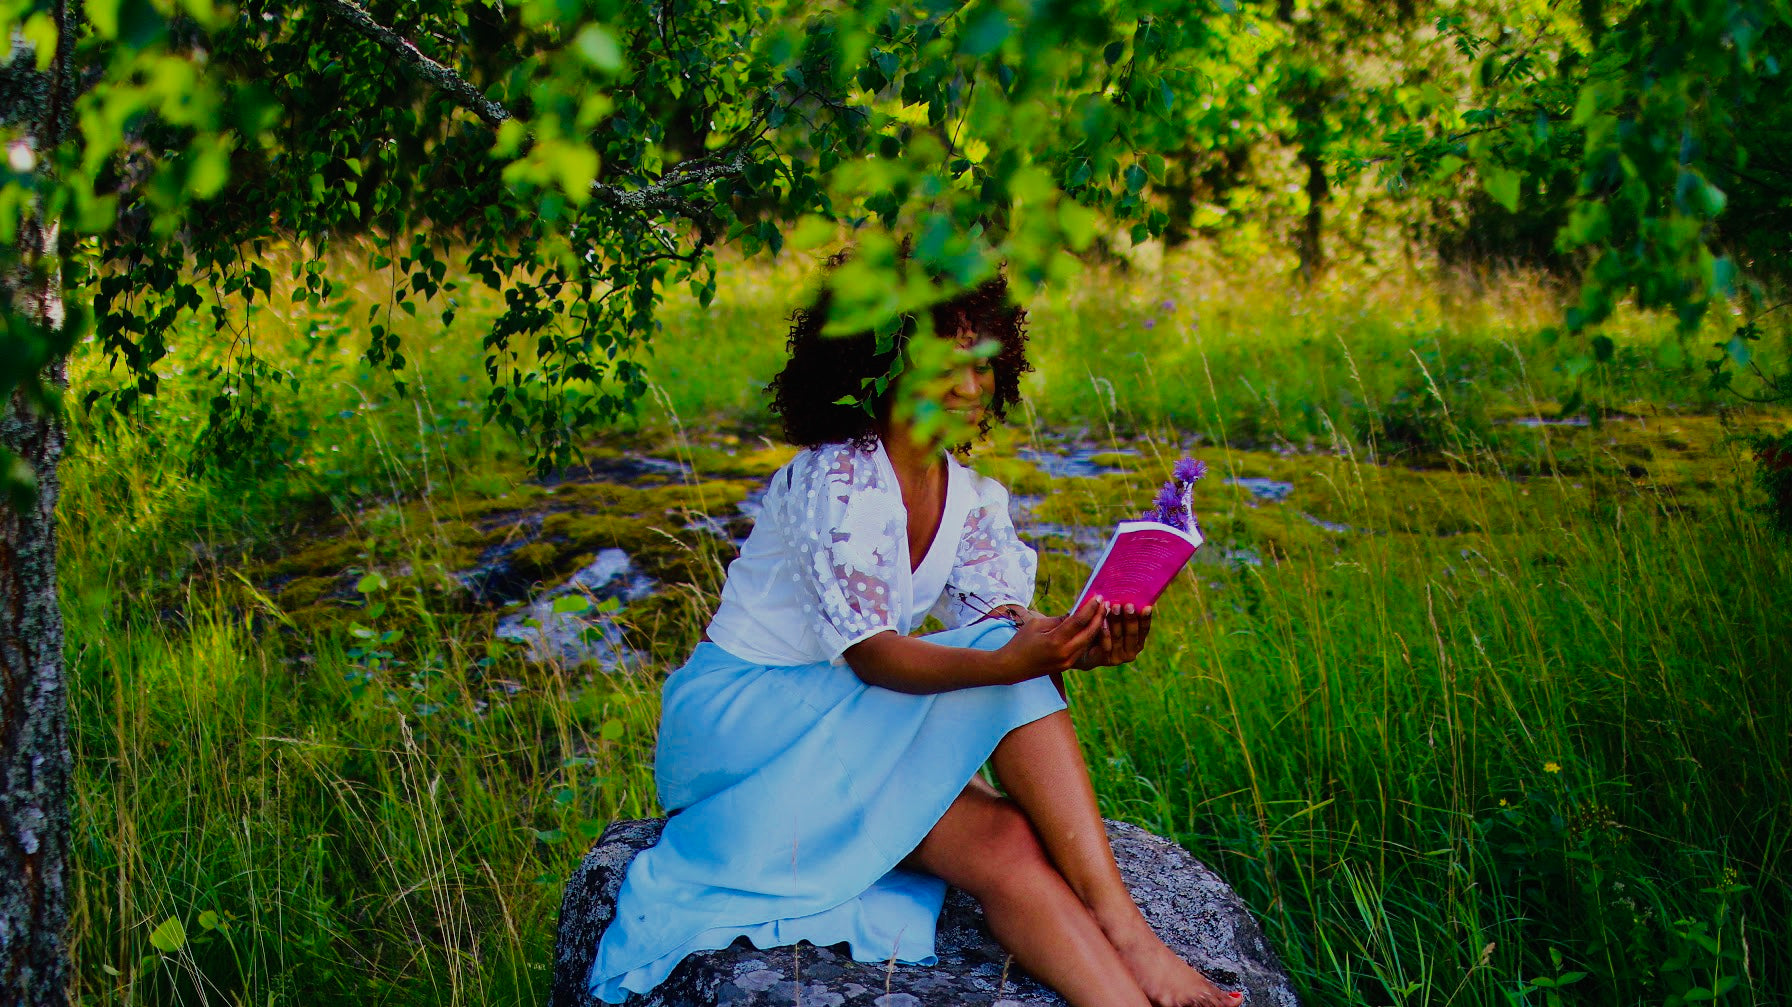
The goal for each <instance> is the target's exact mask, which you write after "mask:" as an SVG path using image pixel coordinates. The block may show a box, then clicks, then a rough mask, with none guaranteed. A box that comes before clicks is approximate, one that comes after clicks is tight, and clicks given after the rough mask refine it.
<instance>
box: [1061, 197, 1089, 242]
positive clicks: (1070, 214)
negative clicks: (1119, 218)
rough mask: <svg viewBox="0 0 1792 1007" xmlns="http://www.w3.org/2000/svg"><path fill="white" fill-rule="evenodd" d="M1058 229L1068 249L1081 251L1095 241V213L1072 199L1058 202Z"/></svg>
mask: <svg viewBox="0 0 1792 1007" xmlns="http://www.w3.org/2000/svg"><path fill="white" fill-rule="evenodd" d="M1058 227H1059V229H1061V230H1062V231H1063V232H1064V240H1065V241H1067V242H1069V244H1070V247H1071V248H1074V249H1076V250H1077V251H1079V252H1080V251H1082V250H1083V249H1085V248H1088V247H1089V242H1091V241H1093V240H1095V211H1094V210H1091V209H1089V208H1088V207H1086V206H1083V205H1082V204H1081V203H1078V202H1077V201H1076V200H1074V199H1060V200H1059V201H1058Z"/></svg>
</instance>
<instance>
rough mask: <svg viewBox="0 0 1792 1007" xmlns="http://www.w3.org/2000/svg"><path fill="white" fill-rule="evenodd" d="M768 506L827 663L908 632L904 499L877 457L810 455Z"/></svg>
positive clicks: (847, 451) (835, 447)
mask: <svg viewBox="0 0 1792 1007" xmlns="http://www.w3.org/2000/svg"><path fill="white" fill-rule="evenodd" d="M766 504H767V507H768V509H770V508H775V509H776V510H777V518H778V521H779V524H780V525H781V526H782V527H783V529H784V531H785V536H786V544H787V546H788V547H789V549H790V551H791V553H792V554H793V559H794V562H792V563H791V564H790V571H791V575H792V576H793V577H794V578H795V579H796V582H797V583H796V589H797V594H798V596H799V597H800V598H801V599H802V603H803V613H804V615H805V616H806V617H807V618H806V620H805V621H806V622H807V623H808V625H809V626H810V627H811V628H812V629H813V631H814V632H815V633H816V635H817V636H818V637H819V639H820V642H821V645H822V649H823V650H825V651H826V659H827V660H830V661H835V660H838V659H839V657H840V655H841V653H842V652H844V651H845V650H846V649H847V648H848V647H851V646H852V645H853V644H856V643H858V642H860V641H861V640H864V639H866V638H868V637H871V636H874V635H876V634H878V633H881V632H883V631H885V630H895V631H897V632H901V627H900V623H901V621H902V620H901V618H900V612H899V611H898V608H897V605H898V604H899V602H898V598H899V597H900V596H899V594H898V592H899V590H902V589H903V585H904V584H905V583H906V580H905V578H903V577H902V576H901V575H902V574H903V573H904V572H906V571H904V570H903V569H902V564H903V563H904V562H906V560H905V558H904V557H903V556H902V555H901V552H900V547H901V546H902V545H903V544H904V543H906V541H907V540H906V538H905V535H906V534H907V533H906V525H905V521H904V512H903V509H902V491H901V489H900V487H898V486H897V485H896V483H895V480H894V479H892V478H890V476H889V475H888V473H886V472H885V471H884V469H883V467H882V466H880V465H878V464H877V457H876V455H875V454H872V453H869V452H865V451H860V450H857V449H855V448H854V447H853V446H852V445H850V444H828V445H824V446H822V447H820V448H817V449H815V450H813V451H808V452H804V453H803V454H801V455H799V456H798V457H797V458H795V459H793V460H792V462H791V464H790V466H789V467H788V469H787V470H786V474H785V476H784V478H781V479H778V480H776V481H775V482H774V491H773V493H771V494H768V499H767V500H766Z"/></svg>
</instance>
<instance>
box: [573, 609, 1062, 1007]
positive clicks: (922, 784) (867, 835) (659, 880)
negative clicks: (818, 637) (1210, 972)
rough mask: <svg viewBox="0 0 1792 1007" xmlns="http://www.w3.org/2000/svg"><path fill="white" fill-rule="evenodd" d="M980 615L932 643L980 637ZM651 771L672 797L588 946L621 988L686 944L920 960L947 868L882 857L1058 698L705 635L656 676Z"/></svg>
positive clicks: (598, 988) (638, 988)
mask: <svg viewBox="0 0 1792 1007" xmlns="http://www.w3.org/2000/svg"><path fill="white" fill-rule="evenodd" d="M1013 633H1014V630H1013V628H1012V627H1011V626H1009V625H1008V624H1007V623H1002V622H995V621H988V622H983V623H979V624H976V625H973V626H965V627H961V628H959V629H954V630H947V631H945V632H943V633H934V634H932V635H930V636H928V637H927V639H928V640H930V641H931V642H934V643H939V644H946V645H949V646H957V647H976V648H979V649H983V650H994V649H995V648H997V647H1000V646H1001V645H1002V644H1004V643H1006V642H1007V641H1008V639H1009V637H1011V636H1012V635H1013ZM662 695H663V700H662V709H661V715H660V735H659V749H658V752H657V755H656V757H655V760H654V781H655V783H656V785H657V786H658V788H659V799H660V804H661V806H663V807H664V808H666V809H667V810H668V811H676V812H677V813H676V814H674V815H673V816H672V818H671V820H670V821H668V822H667V823H666V830H665V832H664V833H662V834H661V835H660V839H659V842H658V843H656V844H655V845H654V846H652V847H650V848H648V849H646V850H643V851H642V852H641V853H640V854H639V855H638V856H636V857H635V859H634V861H633V862H632V863H631V864H630V865H629V868H628V874H627V875H626V876H625V877H624V879H623V882H622V889H621V892H620V893H619V894H618V896H617V901H616V916H615V919H614V920H612V921H611V923H610V926H609V927H608V929H606V930H605V931H604V935H603V939H602V941H600V942H599V944H598V948H597V957H596V959H595V961H594V962H593V963H592V967H591V977H590V985H591V992H592V994H593V995H594V996H596V997H597V998H598V999H599V1000H602V1001H604V1002H605V1003H621V1002H622V1001H623V999H624V998H625V997H626V996H627V994H628V993H629V992H635V993H645V992H647V991H649V990H651V989H652V988H653V987H655V986H657V985H658V984H659V983H660V982H661V981H662V980H664V979H665V978H666V976H667V975H669V974H670V973H671V972H672V970H673V969H674V968H676V967H677V966H678V963H679V962H680V961H683V960H684V958H685V956H686V955H689V954H692V953H694V952H697V951H707V950H713V949H715V948H724V947H727V946H728V945H729V944H731V943H733V942H734V940H735V938H737V937H742V936H745V937H746V938H747V939H748V940H750V941H752V943H753V945H754V946H755V947H759V948H771V947H782V946H786V945H790V944H795V943H796V942H797V941H801V940H806V941H809V942H810V943H812V944H815V945H818V946H822V947H825V946H827V945H830V944H838V943H840V942H841V941H845V942H847V944H848V945H849V946H850V948H851V953H852V956H853V958H855V959H857V960H859V961H863V962H882V961H888V960H890V959H891V958H895V959H896V960H897V961H900V962H913V963H918V964H923V965H931V964H933V963H934V961H935V958H934V954H933V937H934V924H935V922H936V921H937V920H938V918H939V913H940V908H941V905H942V904H943V903H944V901H945V895H946V884H945V882H943V881H941V880H940V879H938V878H936V877H933V876H931V875H928V874H922V873H919V872H914V871H906V870H903V869H901V868H898V867H897V866H896V865H897V864H898V863H899V862H900V861H901V860H902V859H903V858H904V857H906V856H908V854H909V853H911V852H913V850H914V849H915V847H916V846H918V845H920V843H921V840H922V839H923V838H924V837H926V835H927V833H928V831H929V830H931V829H932V828H933V826H934V824H935V823H936V822H938V821H939V820H940V816H942V815H944V814H945V812H946V809H947V807H949V806H950V805H951V803H952V801H953V799H954V798H956V797H957V796H958V795H959V793H960V792H961V791H963V790H964V788H965V786H966V784H968V783H969V782H970V780H971V777H972V776H974V775H975V774H976V772H977V770H978V769H979V768H980V767H981V766H982V765H983V763H984V760H986V759H988V758H989V755H990V753H991V752H992V751H994V750H995V747H996V743H997V742H999V741H1001V740H1002V737H1003V736H1004V735H1006V734H1007V733H1008V732H1009V731H1011V730H1013V729H1015V728H1016V727H1019V726H1021V725H1023V724H1028V723H1031V722H1033V721H1034V720H1037V719H1039V718H1040V717H1043V716H1046V715H1047V714H1050V713H1053V712H1055V711H1057V710H1062V709H1064V700H1063V699H1062V698H1061V697H1060V696H1059V695H1058V690H1057V688H1056V687H1054V686H1053V685H1052V683H1051V680H1050V679H1049V678H1035V679H1029V680H1028V681H1025V682H1021V683H1018V684H1015V685H992V686H980V687H977V688H973V689H958V690H955V691H952V692H943V693H936V694H933V695H910V694H908V693H902V692H894V691H892V690H889V689H884V688H880V687H878V686H873V685H867V684H865V682H863V681H862V680H860V679H859V677H858V676H857V675H856V674H854V673H853V670H852V669H851V668H849V667H847V666H845V665H843V664H840V665H836V664H829V663H826V662H818V663H815V664H802V665H791V666H773V665H761V664H753V663H751V662H748V661H744V660H741V659H740V658H738V657H735V656H734V655H733V654H730V653H729V652H728V651H726V650H724V649H722V648H721V647H719V646H717V645H716V644H713V643H701V644H698V646H697V649H696V650H695V651H694V652H693V653H692V654H691V659H690V660H689V661H687V662H685V664H684V666H683V667H681V668H679V669H678V670H677V671H675V672H673V673H672V675H671V676H670V677H668V678H667V679H666V683H665V686H664V688H663V693H662Z"/></svg>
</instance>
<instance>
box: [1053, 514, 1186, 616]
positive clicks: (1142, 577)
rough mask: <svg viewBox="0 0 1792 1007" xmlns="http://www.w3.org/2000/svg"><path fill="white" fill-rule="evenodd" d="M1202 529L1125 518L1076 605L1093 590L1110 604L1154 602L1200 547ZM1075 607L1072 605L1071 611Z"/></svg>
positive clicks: (1115, 531)
mask: <svg viewBox="0 0 1792 1007" xmlns="http://www.w3.org/2000/svg"><path fill="white" fill-rule="evenodd" d="M1201 541H1202V539H1201V533H1200V532H1198V531H1183V530H1182V529H1180V528H1173V527H1171V526H1170V525H1167V524H1160V523H1159V522H1156V521H1122V522H1120V525H1119V527H1117V528H1115V529H1114V535H1113V537H1112V538H1110V539H1108V545H1107V548H1106V549H1104V550H1102V553H1101V558H1100V559H1098V560H1096V561H1095V572H1094V573H1093V574H1091V575H1090V577H1089V583H1088V584H1087V585H1085V586H1084V587H1083V593H1082V594H1080V595H1078V596H1077V599H1076V606H1075V608H1081V607H1082V604H1083V602H1084V600H1086V599H1087V598H1088V597H1089V596H1090V595H1091V594H1095V595H1099V596H1101V597H1102V598H1103V599H1105V600H1106V601H1107V603H1108V604H1109V605H1136V606H1138V607H1140V608H1143V607H1144V606H1146V605H1154V604H1156V603H1157V599H1158V597H1159V596H1160V595H1162V594H1163V593H1164V589H1165V588H1167V587H1169V586H1170V581H1172V580H1174V579H1175V577H1176V574H1177V573H1179V572H1181V570H1182V567H1183V565H1184V564H1186V563H1187V562H1188V561H1189V557H1191V556H1193V555H1194V554H1195V550H1196V549H1198V548H1200V547H1201ZM1074 610H1075V609H1074V608H1073V609H1072V611H1074Z"/></svg>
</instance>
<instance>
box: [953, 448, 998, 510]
mask: <svg viewBox="0 0 1792 1007" xmlns="http://www.w3.org/2000/svg"><path fill="white" fill-rule="evenodd" d="M952 463H953V464H954V465H957V466H958V467H959V468H960V469H962V470H963V471H964V477H965V484H966V485H968V486H969V487H970V489H971V494H972V496H973V497H974V498H975V503H974V504H973V506H983V507H1000V508H1002V510H1003V511H1004V512H1006V511H1007V509H1008V487H1006V486H1004V485H1002V483H1001V481H1000V480H998V479H995V478H994V477H991V476H986V475H984V474H983V473H981V472H978V471H977V470H976V469H973V468H971V467H970V466H969V465H965V464H964V463H962V462H960V461H958V460H957V459H956V458H954V459H952Z"/></svg>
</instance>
